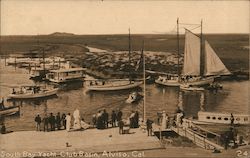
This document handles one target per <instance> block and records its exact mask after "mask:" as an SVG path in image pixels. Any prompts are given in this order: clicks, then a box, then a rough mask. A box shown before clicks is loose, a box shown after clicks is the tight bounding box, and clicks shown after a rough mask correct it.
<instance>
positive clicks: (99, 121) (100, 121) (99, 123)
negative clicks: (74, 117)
mask: <svg viewBox="0 0 250 158" xmlns="http://www.w3.org/2000/svg"><path fill="white" fill-rule="evenodd" d="M96 120H97V122H96V128H97V129H102V124H103V118H102V112H101V111H98V113H97V115H96Z"/></svg>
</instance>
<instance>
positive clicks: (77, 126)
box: [73, 109, 81, 130]
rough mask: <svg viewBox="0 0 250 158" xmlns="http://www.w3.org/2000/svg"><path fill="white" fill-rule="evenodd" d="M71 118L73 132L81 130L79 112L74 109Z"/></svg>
mask: <svg viewBox="0 0 250 158" xmlns="http://www.w3.org/2000/svg"><path fill="white" fill-rule="evenodd" d="M73 117H74V126H73V128H74V129H75V130H77V129H81V124H80V118H81V117H80V111H79V110H78V109H76V110H75V111H74V113H73Z"/></svg>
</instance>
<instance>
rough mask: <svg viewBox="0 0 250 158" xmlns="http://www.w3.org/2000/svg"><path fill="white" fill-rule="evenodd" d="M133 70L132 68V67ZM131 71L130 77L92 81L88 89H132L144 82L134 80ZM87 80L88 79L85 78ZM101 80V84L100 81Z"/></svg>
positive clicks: (129, 53) (129, 54)
mask: <svg viewBox="0 0 250 158" xmlns="http://www.w3.org/2000/svg"><path fill="white" fill-rule="evenodd" d="M128 56H129V60H128V62H129V64H128V65H131V60H130V56H131V40H130V30H129V51H128ZM142 57H143V53H142V54H141V59H140V60H139V62H138V64H137V65H138V66H137V68H136V71H137V70H138V69H139V67H140V66H141V63H142ZM130 71H132V69H130ZM130 71H129V79H108V80H95V81H94V80H93V81H94V82H95V84H93V81H90V84H89V85H87V86H86V89H87V91H115V90H125V89H132V88H136V87H139V86H140V85H141V84H142V83H143V82H142V81H134V80H132V76H131V73H130ZM85 81H86V80H85ZM99 81H101V84H99V83H98V82H99Z"/></svg>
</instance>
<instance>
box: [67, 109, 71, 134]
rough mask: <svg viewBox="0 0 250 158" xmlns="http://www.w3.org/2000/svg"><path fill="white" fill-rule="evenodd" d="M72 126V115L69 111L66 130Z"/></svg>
mask: <svg viewBox="0 0 250 158" xmlns="http://www.w3.org/2000/svg"><path fill="white" fill-rule="evenodd" d="M70 127H71V116H70V113H68V115H66V131H67V132H69V130H70Z"/></svg>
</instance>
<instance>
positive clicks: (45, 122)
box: [43, 114, 49, 132]
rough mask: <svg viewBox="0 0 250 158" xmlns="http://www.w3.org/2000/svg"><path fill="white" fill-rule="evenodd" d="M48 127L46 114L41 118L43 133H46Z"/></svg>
mask: <svg viewBox="0 0 250 158" xmlns="http://www.w3.org/2000/svg"><path fill="white" fill-rule="evenodd" d="M48 125H49V118H48V116H47V114H45V115H44V118H43V131H44V132H45V130H46V131H47V132H48Z"/></svg>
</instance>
